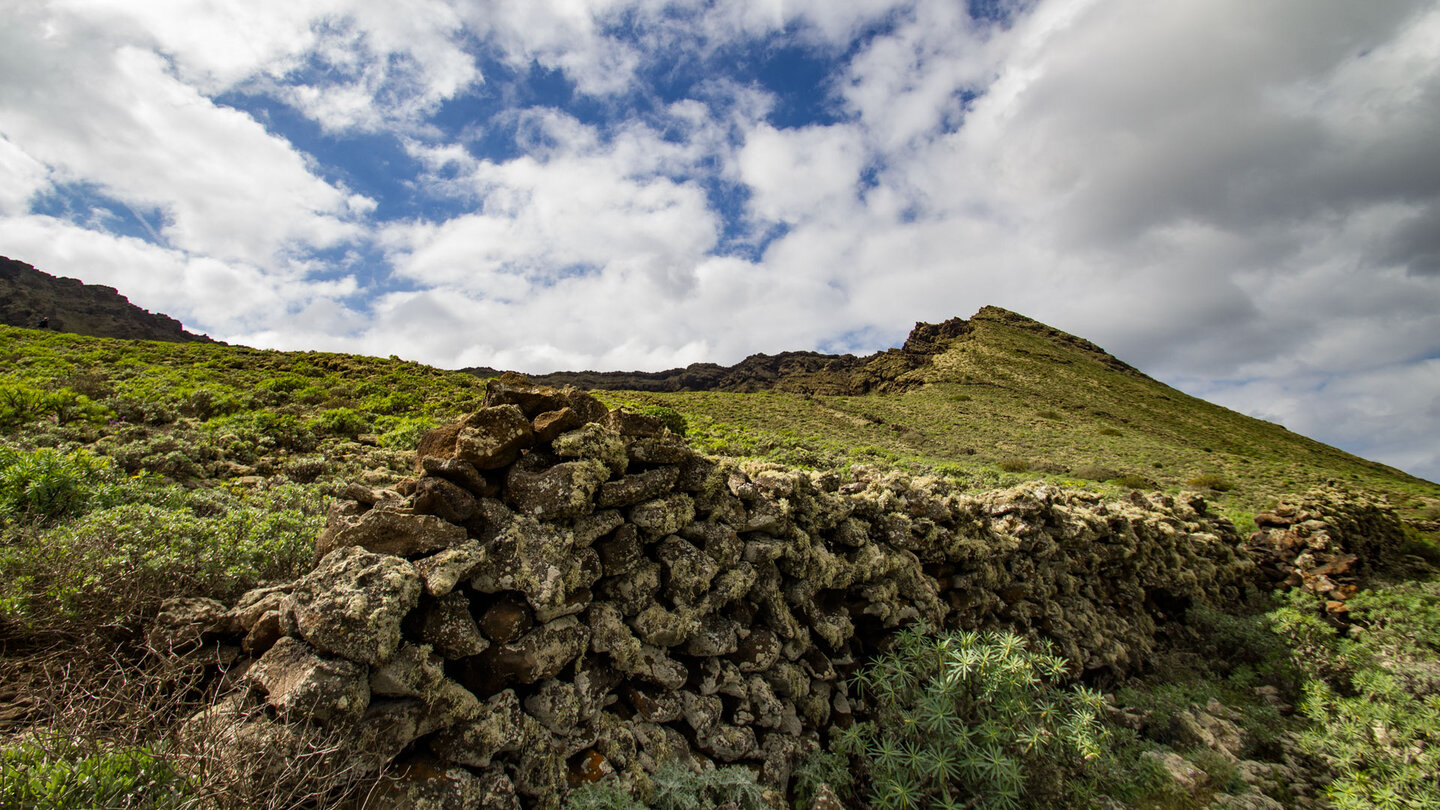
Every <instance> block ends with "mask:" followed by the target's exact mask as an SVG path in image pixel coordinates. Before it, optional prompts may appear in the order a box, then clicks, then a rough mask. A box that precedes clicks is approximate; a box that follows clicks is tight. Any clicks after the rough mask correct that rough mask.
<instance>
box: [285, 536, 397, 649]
mask: <svg viewBox="0 0 1440 810" xmlns="http://www.w3.org/2000/svg"><path fill="white" fill-rule="evenodd" d="M420 590H421V584H420V575H419V574H417V573H416V572H415V567H414V566H413V565H411V564H410V563H408V562H406V561H405V560H402V559H400V558H399V557H392V556H389V555H384V554H372V553H370V552H368V551H366V550H364V549H363V548H360V547H358V546H344V547H342V548H338V549H335V550H334V551H332V552H330V553H329V554H327V555H326V556H325V557H324V558H323V559H322V560H321V561H320V564H319V566H318V567H316V569H315V570H314V571H311V572H310V573H309V574H306V575H305V577H304V578H303V579H301V580H300V581H299V582H297V583H296V584H295V587H294V589H293V590H292V592H291V594H290V607H291V611H292V612H293V615H294V621H295V625H296V630H297V632H298V633H299V635H300V637H301V638H302V639H304V640H305V641H307V642H309V643H310V644H311V645H313V646H314V647H316V648H317V649H320V650H323V651H325V652H328V653H331V654H334V655H338V656H340V657H341V658H345V659H348V660H350V661H355V662H357V663H361V664H369V665H371V666H374V665H378V664H381V663H384V662H385V661H386V660H387V659H389V658H390V656H391V655H393V654H394V653H395V650H396V649H397V648H399V646H400V622H401V620H402V619H404V617H405V614H407V613H409V612H410V610H411V609H412V608H414V607H415V605H416V603H418V602H419V600H420Z"/></svg>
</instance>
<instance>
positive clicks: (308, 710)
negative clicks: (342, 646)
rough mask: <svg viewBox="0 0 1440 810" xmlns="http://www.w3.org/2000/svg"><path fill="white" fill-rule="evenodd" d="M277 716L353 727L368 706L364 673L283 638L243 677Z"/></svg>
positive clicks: (366, 682)
mask: <svg viewBox="0 0 1440 810" xmlns="http://www.w3.org/2000/svg"><path fill="white" fill-rule="evenodd" d="M245 679H246V680H247V681H249V682H250V683H253V684H255V685H256V686H258V687H260V689H262V690H263V691H264V692H265V694H266V695H267V696H268V702H269V704H270V705H271V706H273V707H275V710H276V711H277V712H279V713H280V714H281V715H284V716H286V717H291V718H313V719H315V720H318V721H320V722H322V723H327V722H336V721H353V720H357V719H359V718H360V715H361V714H363V713H364V711H365V708H366V707H367V706H369V705H370V686H369V679H368V673H367V670H366V668H365V667H364V666H361V665H360V664H356V663H354V662H351V661H346V660H344V659H335V658H325V657H323V656H321V655H320V654H319V653H317V652H316V650H315V649H314V648H313V647H311V646H310V645H308V644H306V643H305V642H303V641H299V640H297V639H293V638H289V637H286V638H282V639H280V640H279V641H277V642H275V644H274V645H273V646H271V647H270V649H269V650H268V651H267V652H266V653H265V654H264V655H262V656H260V660H258V661H256V662H255V664H254V665H253V666H251V667H250V668H249V669H248V670H246V672H245Z"/></svg>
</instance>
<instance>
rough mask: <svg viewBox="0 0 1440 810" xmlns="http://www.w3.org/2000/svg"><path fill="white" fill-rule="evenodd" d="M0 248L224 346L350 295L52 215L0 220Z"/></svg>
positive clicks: (351, 286) (327, 284)
mask: <svg viewBox="0 0 1440 810" xmlns="http://www.w3.org/2000/svg"><path fill="white" fill-rule="evenodd" d="M0 245H4V246H5V251H6V252H8V253H10V254H11V255H13V256H23V257H25V260H26V261H28V262H29V263H31V264H33V265H35V266H36V267H37V268H39V269H41V270H43V271H45V272H47V273H50V274H52V275H56V276H69V277H72V278H80V279H83V280H84V281H86V282H89V283H91V284H104V285H107V286H110V287H114V288H115V289H117V290H119V291H120V293H121V295H124V296H125V297H127V298H129V299H130V301H131V303H133V304H135V305H137V306H140V307H143V308H145V309H149V310H151V311H154V312H163V313H164V314H166V315H169V316H171V317H174V318H178V319H179V320H180V321H181V322H183V323H184V324H185V325H186V328H188V329H191V330H200V331H204V332H206V333H208V334H209V335H210V336H211V337H214V338H217V339H221V340H238V337H239V336H241V335H245V334H247V333H248V332H249V331H250V330H252V329H253V328H254V327H255V326H256V325H257V324H268V323H275V322H282V323H283V322H285V321H286V320H287V319H288V318H290V317H291V316H293V315H294V314H295V313H297V312H298V311H300V310H301V309H302V308H304V307H306V306H309V305H310V304H312V303H314V302H315V301H317V300H320V299H327V300H340V299H344V298H345V297H348V296H350V295H352V294H354V292H355V283H354V280H353V279H350V278H341V279H337V280H331V281H305V280H300V279H283V278H277V277H276V276H274V275H273V274H270V273H267V272H265V271H264V270H262V269H261V268H259V267H256V266H254V265H250V264H247V263H244V262H236V261H224V260H220V259H216V258H211V257H204V256H191V255H187V254H186V253H184V252H182V251H177V250H171V249H167V248H163V247H159V246H157V245H153V244H150V243H148V242H145V241H143V240H140V239H135V238H132V237H124V236H112V235H110V234H106V233H101V232H98V231H95V230H90V229H87V228H84V227H80V226H76V225H73V224H70V223H67V222H63V221H61V220H57V219H54V218H52V217H42V216H27V217H11V218H6V219H0ZM331 325H332V326H333V325H334V324H331ZM355 325H356V324H353V323H352V324H351V327H352V328H353V327H354V326H355Z"/></svg>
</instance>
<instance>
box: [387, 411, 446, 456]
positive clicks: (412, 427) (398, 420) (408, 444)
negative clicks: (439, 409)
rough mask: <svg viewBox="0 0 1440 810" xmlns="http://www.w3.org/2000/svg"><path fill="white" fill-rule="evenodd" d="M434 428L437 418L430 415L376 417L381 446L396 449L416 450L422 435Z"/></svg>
mask: <svg viewBox="0 0 1440 810" xmlns="http://www.w3.org/2000/svg"><path fill="white" fill-rule="evenodd" d="M434 428H435V420H434V419H432V418H431V417H428V416H381V417H377V418H376V419H375V430H376V431H377V432H379V434H380V446H381V447H388V448H391V449H395V450H414V449H415V447H416V445H418V444H420V437H422V436H424V435H425V434H426V433H428V432H430V431H431V430H433V429H434Z"/></svg>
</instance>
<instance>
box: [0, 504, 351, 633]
mask: <svg viewBox="0 0 1440 810" xmlns="http://www.w3.org/2000/svg"><path fill="white" fill-rule="evenodd" d="M292 489H293V490H299V489H300V488H299V487H298V486H297V485H289V486H288V487H277V488H275V489H272V490H265V491H261V492H259V493H256V494H241V493H224V494H215V495H212V496H211V498H210V499H209V503H208V504H207V507H206V509H205V510H204V511H205V512H206V513H207V514H208V515H209V516H202V515H200V514H197V513H196V512H195V511H194V510H192V509H190V508H189V506H188V503H187V501H188V498H187V496H186V494H185V491H184V490H183V489H181V488H180V487H176V486H173V485H167V486H160V487H155V486H154V485H150V484H148V483H146V482H145V481H143V480H141V481H136V482H132V483H131V484H130V485H129V486H128V487H127V492H125V493H122V495H124V496H125V497H126V498H127V499H128V500H127V501H126V502H121V503H118V504H117V505H114V506H109V507H106V508H97V509H92V510H91V511H90V512H88V513H86V514H84V515H82V516H80V517H78V518H77V519H74V520H71V521H69V522H67V523H64V524H61V525H58V526H56V527H54V528H51V529H45V530H35V531H27V532H20V533H16V534H15V535H14V536H13V537H11V538H10V540H11V542H9V543H8V544H6V545H4V546H0V618H4V619H8V620H9V621H10V622H11V623H13V624H15V625H17V626H19V627H21V628H25V629H26V630H28V631H30V632H34V633H46V634H51V635H59V636H67V635H82V636H83V635H85V634H88V633H91V632H96V631H99V630H101V629H102V628H104V627H131V628H134V627H139V626H141V625H143V623H144V621H146V620H147V618H148V617H149V616H151V615H153V613H154V611H155V610H156V609H157V608H158V606H159V604H160V602H162V601H163V600H164V599H166V598H168V597H171V596H210V597H214V598H218V599H222V600H224V599H231V598H234V597H235V596H238V595H239V594H240V593H241V592H243V591H244V590H246V589H248V588H251V587H254V586H255V585H257V584H259V583H261V582H263V581H269V580H276V579H288V578H293V577H295V576H297V575H298V574H299V573H301V572H302V571H303V570H304V569H305V566H306V565H307V564H308V563H309V560H310V557H311V555H312V553H313V549H314V538H315V536H316V535H317V534H318V533H319V530H320V528H321V527H322V526H323V524H324V518H323V508H324V504H323V502H322V501H321V499H320V498H319V497H318V496H306V495H299V494H297V493H296V492H294V491H291V490H292ZM115 497H120V496H115Z"/></svg>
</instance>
